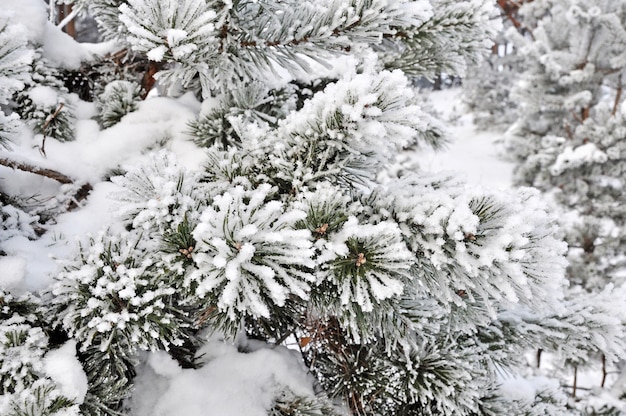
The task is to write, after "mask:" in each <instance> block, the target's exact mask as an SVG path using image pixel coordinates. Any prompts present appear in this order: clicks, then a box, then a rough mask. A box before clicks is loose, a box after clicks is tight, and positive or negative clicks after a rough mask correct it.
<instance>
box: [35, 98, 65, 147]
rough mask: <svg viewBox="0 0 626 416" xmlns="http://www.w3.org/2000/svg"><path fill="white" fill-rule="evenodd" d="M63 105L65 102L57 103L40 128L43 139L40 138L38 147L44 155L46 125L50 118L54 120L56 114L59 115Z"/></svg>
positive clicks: (46, 133)
mask: <svg viewBox="0 0 626 416" xmlns="http://www.w3.org/2000/svg"><path fill="white" fill-rule="evenodd" d="M64 106H65V103H61V104H59V106H58V107H57V109H56V110H54V113H52V114H50V115H49V116H48V118H46V121H45V123H43V127H42V128H41V131H42V132H43V139H41V147H39V151H40V152H41V154H42V155H44V157H45V156H46V136H48V127H50V123H52V120H54V119H55V118H56V116H58V115H59V113H60V112H61V110H63V107H64Z"/></svg>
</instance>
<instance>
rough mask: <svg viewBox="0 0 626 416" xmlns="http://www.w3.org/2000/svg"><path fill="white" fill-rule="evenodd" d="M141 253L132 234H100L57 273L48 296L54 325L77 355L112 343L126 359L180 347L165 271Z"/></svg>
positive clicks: (135, 237)
mask: <svg viewBox="0 0 626 416" xmlns="http://www.w3.org/2000/svg"><path fill="white" fill-rule="evenodd" d="M144 250H145V249H142V248H141V247H140V241H139V239H138V237H137V236H133V235H132V234H131V235H122V236H114V235H107V234H105V233H101V234H99V235H98V236H97V237H96V238H94V239H93V240H92V241H91V243H90V245H89V247H87V248H85V249H83V250H81V255H80V260H78V261H76V262H74V263H70V264H67V265H66V268H65V270H64V271H63V272H61V273H60V275H59V279H58V282H57V283H56V284H55V285H54V287H53V288H52V291H51V295H52V296H53V299H52V302H53V303H54V305H55V308H56V310H57V312H58V313H57V315H56V317H55V318H54V322H55V324H57V325H59V326H61V327H62V328H63V329H64V330H65V331H67V332H68V334H70V335H71V336H72V337H74V338H75V339H77V340H78V341H79V343H80V346H81V349H82V350H87V349H88V348H89V347H91V346H93V347H94V348H96V349H98V350H100V351H103V352H104V351H107V350H109V349H110V348H112V346H111V344H112V343H113V344H115V346H116V347H117V348H122V349H125V350H127V351H128V353H129V354H130V353H133V352H134V351H136V350H137V349H142V350H155V349H159V348H165V349H167V348H169V346H170V345H180V344H181V343H182V342H183V338H184V335H183V334H182V333H181V325H182V326H184V323H182V322H181V321H180V320H179V319H178V317H177V313H178V312H177V310H176V308H175V307H174V305H172V304H171V303H170V299H171V298H172V296H173V295H174V294H175V293H176V289H175V288H174V287H172V285H170V284H169V281H168V270H166V269H165V268H164V267H163V265H162V264H158V263H157V262H156V261H155V260H153V259H151V258H149V257H148V256H146V252H145V251H144Z"/></svg>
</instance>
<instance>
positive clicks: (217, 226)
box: [187, 185, 315, 322]
mask: <svg viewBox="0 0 626 416" xmlns="http://www.w3.org/2000/svg"><path fill="white" fill-rule="evenodd" d="M273 192H274V190H273V189H272V188H271V186H269V185H260V186H259V187H257V188H254V189H246V188H244V187H243V186H237V187H234V188H231V189H230V190H228V191H227V192H225V193H224V194H222V195H218V196H215V197H214V198H213V203H212V204H211V205H210V206H209V207H208V208H207V209H205V211H204V212H203V213H202V216H201V217H200V222H199V224H198V225H197V227H196V228H195V230H194V231H193V237H194V239H195V240H196V241H197V246H196V247H195V248H194V251H193V260H194V263H195V264H196V267H197V270H195V271H193V272H191V274H190V275H189V276H188V280H187V284H188V285H191V286H192V287H194V288H195V293H196V295H197V296H198V297H200V298H206V299H207V301H209V302H214V303H215V304H216V306H217V307H218V309H219V310H220V312H221V313H223V314H225V317H226V318H227V320H230V321H235V322H236V321H238V320H239V319H241V318H242V317H245V316H252V317H265V318H268V317H269V316H270V311H271V310H272V309H273V308H275V307H279V308H280V307H283V306H285V304H286V303H287V302H289V301H291V300H292V299H293V298H294V297H295V298H299V299H307V298H308V293H309V291H310V285H311V283H312V282H314V280H315V278H314V276H313V275H312V274H311V272H310V269H311V268H312V267H313V266H314V263H313V260H312V256H313V249H312V243H311V235H310V232H309V231H308V230H301V229H296V228H295V224H296V222H298V221H299V220H301V219H302V218H303V217H304V216H305V215H306V214H305V213H304V212H302V211H298V210H288V209H285V206H284V204H283V203H281V202H279V201H276V200H272V193H273Z"/></svg>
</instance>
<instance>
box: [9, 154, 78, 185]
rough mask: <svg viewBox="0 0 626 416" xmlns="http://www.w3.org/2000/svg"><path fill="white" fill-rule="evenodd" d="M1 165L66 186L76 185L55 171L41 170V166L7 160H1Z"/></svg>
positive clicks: (67, 177)
mask: <svg viewBox="0 0 626 416" xmlns="http://www.w3.org/2000/svg"><path fill="white" fill-rule="evenodd" d="M0 165H2V166H6V167H8V168H11V169H18V170H21V171H24V172H30V173H34V174H35V175H40V176H45V177H46V178H50V179H53V180H55V181H57V182H59V183H62V184H64V185H65V184H70V183H74V180H73V179H72V178H70V177H69V176H67V175H64V174H62V173H61V172H58V171H56V170H53V169H45V168H40V167H39V166H33V165H29V164H27V163H20V162H16V161H14V160H10V159H6V158H0Z"/></svg>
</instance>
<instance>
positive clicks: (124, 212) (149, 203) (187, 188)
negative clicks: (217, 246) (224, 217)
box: [111, 152, 203, 232]
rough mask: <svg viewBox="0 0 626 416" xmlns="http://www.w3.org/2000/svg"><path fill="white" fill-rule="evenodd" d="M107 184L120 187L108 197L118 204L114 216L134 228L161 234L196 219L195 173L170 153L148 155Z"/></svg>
mask: <svg viewBox="0 0 626 416" xmlns="http://www.w3.org/2000/svg"><path fill="white" fill-rule="evenodd" d="M111 181H112V182H113V183H115V184H117V185H119V186H120V187H121V188H122V189H121V190H120V191H119V192H116V193H115V194H113V195H112V196H113V197H114V198H115V199H116V200H118V201H119V202H120V204H119V209H118V211H117V212H118V215H119V216H120V217H122V218H123V219H125V220H126V221H128V223H129V224H131V225H132V227H133V228H135V229H138V230H142V229H143V230H146V232H148V231H153V232H163V231H165V230H169V229H172V228H176V227H177V226H178V225H180V224H181V223H182V222H183V220H184V219H185V217H187V219H188V220H197V217H198V216H199V213H198V212H197V210H198V209H199V208H200V207H201V206H202V199H203V195H202V194H201V187H200V186H199V184H198V182H199V174H197V173H194V172H191V171H189V170H188V169H185V168H184V167H182V166H180V165H179V164H178V162H177V160H176V158H175V157H174V155H173V154H171V153H167V152H159V153H158V154H155V155H152V156H151V157H150V158H149V159H148V160H147V161H146V162H144V163H142V164H139V165H137V166H135V167H132V168H130V169H129V171H128V172H127V173H126V174H125V175H124V176H115V177H113V178H112V179H111Z"/></svg>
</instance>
